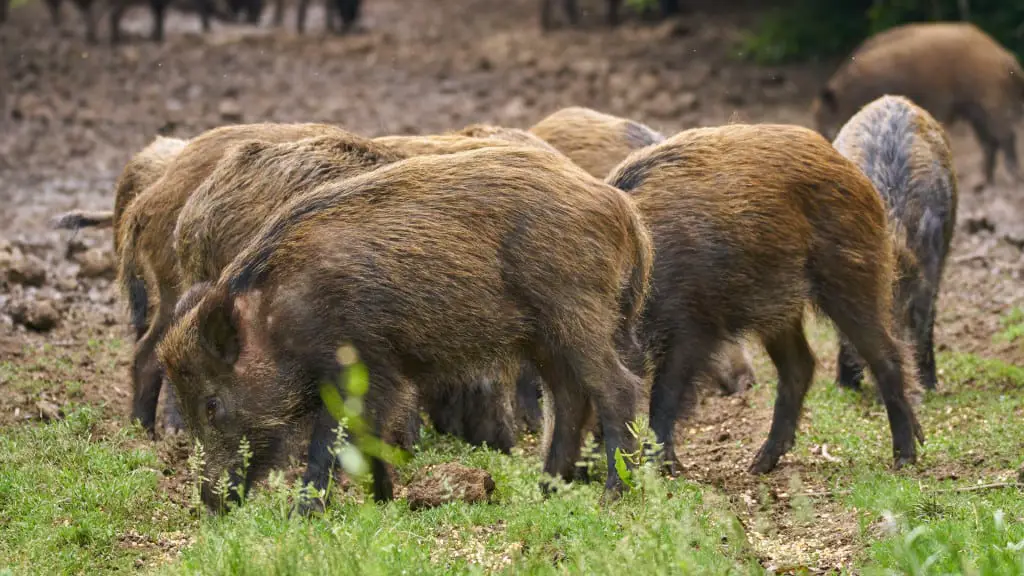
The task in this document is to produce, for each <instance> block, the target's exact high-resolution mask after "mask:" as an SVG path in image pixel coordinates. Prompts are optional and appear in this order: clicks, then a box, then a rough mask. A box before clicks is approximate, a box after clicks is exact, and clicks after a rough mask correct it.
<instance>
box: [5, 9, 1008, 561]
mask: <svg viewBox="0 0 1024 576" xmlns="http://www.w3.org/2000/svg"><path fill="white" fill-rule="evenodd" d="M412 4H415V8H412V7H411V5H412ZM583 4H588V3H586V2H584V3H583ZM589 4H593V6H591V8H592V10H590V11H589V12H588V13H587V15H586V23H585V26H584V27H583V28H581V29H577V30H559V31H555V32H550V33H547V34H544V33H542V32H541V31H540V30H539V27H538V25H537V15H538V6H537V5H538V2H537V0H431V1H429V2H416V3H411V2H408V0H366V2H365V11H364V25H365V26H366V28H367V30H366V31H365V32H364V33H362V34H356V35H351V36H347V37H335V36H328V35H326V34H325V33H324V32H323V31H322V30H323V28H324V26H323V19H322V7H321V6H316V7H314V9H313V11H312V13H311V22H310V24H309V26H308V28H307V30H308V31H309V32H308V33H307V35H306V36H304V37H300V36H298V35H296V34H295V33H294V30H293V28H294V25H293V18H294V13H293V12H290V13H289V18H288V20H287V26H288V27H287V29H284V30H279V29H274V28H272V27H270V26H269V23H268V20H269V17H270V14H269V10H268V11H267V14H265V15H264V25H263V27H261V28H251V27H245V26H231V25H223V24H215V28H214V31H213V33H212V34H209V35H202V34H200V32H199V23H198V18H196V17H195V16H193V15H188V14H182V13H173V12H172V13H171V14H170V16H169V17H168V21H167V40H166V42H165V43H164V44H163V45H154V44H152V43H149V42H148V41H146V40H144V39H143V38H142V37H143V36H144V35H146V34H148V32H149V26H150V20H149V15H148V13H147V11H146V10H145V9H136V10H135V11H134V12H131V13H130V14H129V15H128V17H127V18H126V19H125V21H124V28H125V30H126V31H127V32H128V34H129V35H133V36H134V38H132V39H130V40H129V42H128V43H126V44H125V45H122V46H118V47H114V48H111V47H110V46H108V45H107V44H106V34H107V31H106V28H105V26H101V32H100V34H101V44H100V45H97V46H91V45H88V44H86V43H85V42H84V28H83V26H82V23H81V20H80V18H79V17H78V15H77V14H75V13H74V12H73V9H72V8H71V7H70V6H65V7H64V11H65V18H64V25H63V30H60V31H58V30H56V29H54V28H53V27H52V26H51V25H50V23H49V20H48V18H47V14H46V12H45V10H44V9H43V7H42V4H41V3H30V4H28V5H24V6H21V7H19V8H16V9H14V10H13V11H12V13H11V17H10V20H9V21H8V23H7V24H6V25H5V26H3V27H2V28H0V65H2V66H3V70H2V72H0V94H4V95H6V102H4V99H3V98H0V111H4V107H6V110H5V114H3V116H0V117H2V118H3V121H0V206H2V209H0V266H7V265H8V264H9V261H11V260H18V261H22V260H23V259H28V260H30V261H34V259H38V262H37V264H38V267H39V268H40V269H41V270H42V272H39V271H36V274H35V276H39V275H40V274H43V275H45V277H44V278H39V277H36V278H33V279H30V280H32V281H29V282H28V284H39V285H38V286H30V285H26V284H25V283H24V282H22V281H19V282H11V281H6V283H5V284H0V359H2V360H6V361H10V364H8V367H7V368H6V369H5V370H3V371H0V425H14V424H15V423H16V422H22V421H26V420H33V419H37V418H41V417H44V418H45V417H55V416H58V415H59V411H60V408H61V407H62V406H63V405H65V404H66V403H67V402H71V401H73V402H88V403H92V404H95V405H104V406H106V408H105V414H107V415H108V416H109V422H110V426H111V427H116V426H121V425H124V423H125V417H124V415H125V414H126V413H127V411H128V401H129V397H130V387H129V383H128V381H127V360H128V357H129V353H130V350H131V337H130V335H129V333H128V331H127V329H126V328H125V314H124V310H123V309H122V306H121V304H120V300H119V298H118V296H117V293H116V290H115V289H114V288H113V287H112V285H111V283H110V277H111V275H112V269H111V266H110V262H109V258H110V253H111V238H110V235H109V232H106V233H105V232H97V231H83V232H80V233H78V234H77V235H75V236H74V238H72V237H71V235H69V234H67V233H63V234H62V233H58V232H56V231H53V230H52V229H51V228H50V227H49V222H50V219H51V218H52V216H53V215H54V214H56V213H59V212H61V211H63V210H67V209H71V208H92V209H108V208H109V207H110V206H111V204H112V186H113V182H114V180H115V178H116V176H117V174H118V172H119V171H120V169H121V167H122V166H123V164H124V162H125V161H127V159H128V158H129V157H130V155H131V154H132V153H133V152H134V151H136V150H137V149H139V148H141V147H142V146H143V145H145V144H146V143H147V142H148V141H149V140H150V139H152V137H153V136H154V135H155V134H158V133H160V134H165V135H172V136H179V137H191V136H193V135H195V134H197V133H199V132H200V131H202V130H205V129H209V128H212V127H215V126H218V125H220V124H224V123H229V122H253V121H262V120H271V121H320V122H332V123H337V124H340V125H342V126H344V127H346V128H348V129H351V130H353V131H357V132H362V133H365V134H368V135H380V134H387V133H429V132H438V131H443V130H447V129H454V128H459V127H461V126H464V125H466V124H469V123H473V122H490V123H498V124H505V125H510V126H519V127H527V126H529V125H530V124H532V123H533V122H535V121H536V120H539V119H540V118H541V117H543V116H544V115H546V114H548V113H550V112H552V111H554V110H556V109H558V108H559V107H562V106H566V105H584V106H590V107H594V108H597V109H600V110H604V111H607V112H610V113H613V114H619V115H623V116H629V117H632V118H635V119H638V120H641V121H643V122H646V123H648V124H650V125H651V126H653V127H655V128H657V129H660V130H662V131H664V132H666V133H672V132H675V131H677V130H680V129H684V128H688V127H692V126H698V125H714V124H721V123H725V122H729V121H736V120H739V121H763V122H791V123H798V124H804V125H810V117H809V114H808V113H807V110H808V105H809V102H810V99H811V97H812V96H813V94H814V91H815V89H816V87H817V86H818V85H819V84H820V82H821V81H822V80H823V79H824V78H825V76H826V75H827V73H828V72H829V70H830V69H831V67H832V65H833V64H834V63H832V64H829V63H824V64H820V65H804V66H792V67H772V68H764V67H756V66H753V65H750V64H745V63H743V62H742V60H741V59H740V58H739V57H738V56H739V53H738V51H737V48H736V41H737V39H738V38H739V36H740V34H741V33H742V28H743V26H744V25H745V24H747V23H749V22H750V21H751V20H752V18H754V17H755V16H754V15H753V14H751V13H746V12H743V13H738V12H736V11H733V12H731V13H724V12H722V11H718V12H716V11H714V10H711V9H710V8H709V7H713V6H714V3H711V2H708V3H706V4H707V5H708V6H705V7H701V6H700V4H701V3H699V2H698V3H695V4H696V5H698V6H697V8H698V11H696V12H694V13H690V14H687V15H686V16H685V17H683V18H681V19H679V20H678V21H673V22H664V23H654V24H648V23H641V22H639V21H637V20H636V19H633V21H630V22H627V23H626V24H624V25H623V26H621V27H620V28H618V29H616V30H613V31H609V30H607V29H605V28H604V27H602V26H601V22H602V17H603V6H602V5H603V3H601V2H590V3H589ZM101 22H103V23H105V20H101ZM951 134H952V136H953V142H954V151H955V154H956V164H957V168H958V170H959V174H960V180H961V184H962V187H961V200H960V210H959V218H960V222H959V225H958V227H957V233H956V236H955V239H954V249H953V254H952V256H951V258H950V262H949V265H948V268H947V272H946V276H945V279H944V286H943V290H942V295H941V302H940V306H941V312H940V315H939V322H938V326H937V343H938V346H939V348H940V350H943V349H954V350H957V351H962V352H973V353H977V354H980V355H983V356H986V357H993V358H1000V359H1003V360H1006V361H1009V362H1013V363H1018V364H1019V363H1021V362H1022V361H1024V349H1022V347H1021V346H1020V345H1019V344H1011V343H1006V342H1000V341H997V340H994V339H993V335H994V334H996V333H997V332H999V331H1000V330H1001V325H1000V318H1001V317H1003V316H1005V315H1006V314H1007V313H1008V312H1009V310H1010V309H1011V308H1012V307H1014V306H1019V305H1021V303H1022V300H1024V289H1022V287H1024V284H1022V283H1021V274H1022V272H1024V257H1022V252H1021V248H1022V246H1024V232H1022V225H1024V220H1022V215H1024V194H1022V191H1021V190H1020V189H1019V187H1018V186H1015V185H1013V183H1012V182H1010V180H1009V178H1008V176H1007V175H1006V173H1005V172H1004V171H1003V170H1002V167H1000V172H999V183H998V185H997V186H996V187H995V188H992V189H989V190H986V191H984V192H982V193H981V194H975V193H973V192H972V191H971V185H972V184H973V183H974V182H976V181H977V180H978V179H979V178H980V174H979V172H980V170H979V167H980V162H981V158H980V153H979V150H978V147H977V146H976V144H975V142H974V140H973V138H972V137H971V135H970V134H969V132H968V131H967V130H966V129H965V128H964V127H961V126H956V127H953V128H952V129H951ZM90 249H95V250H92V251H90ZM29 267H30V268H31V266H29ZM30 272H31V270H30ZM29 276H32V274H29ZM3 278H4V274H0V282H4V281H5V280H4V279H3ZM41 300H45V301H48V302H49V303H50V304H51V305H52V308H53V311H52V312H53V313H55V314H54V315H55V316H56V317H57V322H58V323H57V325H56V327H55V328H53V329H52V330H50V331H48V332H44V333H39V332H34V331H31V330H26V329H25V328H24V327H23V326H20V325H16V324H15V323H14V322H13V320H12V315H14V316H17V315H18V314H17V310H18V308H19V307H23V306H24V303H25V302H29V303H32V302H38V301H41ZM43 313H44V315H46V311H45V310H44V311H43ZM819 357H820V369H821V370H822V371H823V372H824V373H828V374H831V373H832V371H833V370H834V365H833V362H832V360H831V358H829V357H828V356H827V355H826V354H823V353H820V354H819ZM762 360H763V358H762ZM15 372H17V376H18V378H19V379H20V380H21V381H24V380H25V378H26V377H27V378H28V379H29V380H34V381H38V382H39V383H40V386H39V387H38V389H36V388H33V387H25V386H19V387H14V386H12V385H11V381H12V380H13V379H14V378H15V376H14V373H15ZM55 382H60V383H61V385H59V386H53V385H50V386H48V385H47V384H48V383H50V384H52V383H55ZM759 411H760V409H759V408H754V407H753V406H752V405H751V403H750V402H748V401H746V400H744V399H741V398H730V399H720V398H709V399H707V400H706V401H705V403H704V405H703V406H702V409H701V410H700V411H699V413H698V415H697V417H696V419H695V420H694V421H693V422H692V423H691V426H690V427H691V428H692V429H693V432H692V433H690V432H688V431H681V433H684V434H687V435H688V438H687V439H686V443H687V444H688V445H689V446H691V447H693V448H694V449H692V450H688V453H687V454H686V455H685V457H684V459H683V460H684V464H685V465H686V468H687V471H688V474H689V475H692V476H693V477H694V479H698V480H702V481H707V482H709V483H711V484H714V485H716V486H719V487H722V488H724V489H725V490H726V491H727V492H728V493H730V494H732V495H733V496H734V497H735V499H736V500H737V501H739V500H741V499H742V498H743V497H749V491H750V489H751V487H752V486H753V481H752V480H751V479H750V478H749V477H748V476H746V475H744V474H738V473H737V472H738V471H739V469H740V468H742V467H745V466H746V463H747V461H748V459H749V458H750V457H751V456H752V453H750V452H749V451H742V452H736V451H729V449H727V448H721V447H716V446H715V442H716V439H718V438H720V437H721V435H722V433H723V428H726V427H727V428H728V434H729V435H730V436H731V437H732V438H739V439H743V440H744V444H746V445H748V446H749V445H750V444H751V443H755V445H756V442H759V440H760V439H763V438H764V437H765V435H766V433H767V422H768V412H767V410H765V411H764V413H759ZM702 447H705V448H702ZM162 454H163V455H164V457H165V459H166V460H167V465H168V466H176V465H180V463H181V461H182V459H183V458H184V451H183V450H181V449H173V446H171V445H167V444H165V445H164V446H163V448H162ZM796 465H799V463H798V464H796ZM776 482H777V483H778V488H779V490H784V489H785V486H786V477H784V476H783V475H779V477H778V479H777V480H776ZM809 488H813V487H809ZM738 508H739V509H742V508H743V507H742V506H738ZM847 520H848V519H844V518H842V517H841V515H840V516H837V517H830V516H829V514H828V513H827V511H825V512H824V513H822V514H821V515H820V518H819V521H820V522H824V523H826V526H822V525H821V524H820V523H819V524H818V525H817V528H816V532H817V534H818V536H817V537H816V538H813V537H812V538H811V540H809V541H807V544H808V545H810V546H814V547H818V548H821V549H822V550H826V551H827V552H828V554H826V558H827V559H830V560H828V561H831V562H833V563H834V565H841V564H842V562H843V561H844V560H845V559H848V558H849V555H850V554H851V553H852V544H851V541H852V538H853V531H854V530H855V529H856V526H855V525H854V524H852V522H848V521H847ZM779 529H780V530H781V533H780V534H779V535H778V536H777V537H776V538H777V539H778V540H779V541H780V542H781V541H786V540H792V541H799V539H801V538H804V537H805V536H806V535H803V534H794V533H787V530H788V528H787V523H786V522H785V521H784V520H783V521H780V522H779Z"/></svg>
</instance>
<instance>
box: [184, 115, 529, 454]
mask: <svg viewBox="0 0 1024 576" xmlns="http://www.w3.org/2000/svg"><path fill="white" fill-rule="evenodd" d="M339 132H340V131H339ZM531 138H532V137H531ZM511 145H513V143H511V142H507V141H505V140H502V139H501V138H499V137H497V136H496V137H494V138H470V137H465V136H456V135H442V136H408V137H401V136H389V137H383V138H378V139H377V140H374V141H371V140H368V139H366V138H363V137H360V136H356V135H353V134H343V135H342V134H332V135H330V136H321V137H317V138H310V139H305V140H300V141H295V142H285V143H276V144H274V143H267V142H258V141H252V142H246V143H244V144H238V145H236V147H235V148H234V150H233V151H232V152H229V153H228V154H226V155H225V157H224V158H223V159H222V160H221V161H220V162H219V163H218V165H217V167H216V169H215V170H214V171H213V173H212V174H211V176H210V177H209V178H207V180H206V181H205V182H204V183H203V184H202V185H201V186H200V187H199V188H197V189H196V191H195V192H193V194H192V195H191V197H190V198H189V199H188V201H187V202H186V203H185V205H184V207H183V208H182V210H181V213H180V214H179V216H178V222H177V227H176V228H175V232H174V250H175V252H176V253H177V257H178V263H179V272H180V275H181V280H182V283H183V285H184V286H191V285H193V284H196V283H199V282H213V281H215V280H216V279H217V277H218V276H219V275H220V273H221V271H222V270H223V269H224V267H225V266H227V264H228V263H229V262H230V261H231V260H232V259H233V258H234V257H235V256H236V255H237V254H238V253H239V252H240V251H241V249H242V247H243V246H244V245H245V243H246V242H248V241H249V240H250V239H251V237H252V235H253V233H254V231H255V230H257V229H258V228H259V226H260V225H261V224H262V223H263V222H264V221H265V220H266V219H267V218H269V216H270V215H271V214H272V213H273V212H274V211H275V210H276V209H277V208H278V207H279V206H281V205H282V204H283V203H284V202H285V201H287V200H288V199H290V198H291V197H293V196H295V195H297V194H301V193H304V192H306V191H308V190H310V189H311V188H313V187H314V186H315V185H316V184H319V183H322V182H325V181H328V180H336V179H339V178H343V177H347V176H352V175H355V174H358V173H362V172H366V171H369V170H372V169H373V168H376V167H378V166H381V165H384V164H388V163H391V162H395V161H398V160H400V159H402V158H405V157H406V155H407V154H408V155H421V154H448V153H453V152H458V151H462V150H475V149H479V148H485V147H494V146H511ZM542 145H543V146H546V145H544V144H542ZM448 394H451V397H449V396H448ZM505 394H506V390H505V389H504V388H501V387H495V386H491V385H490V383H489V382H488V381H482V382H481V383H480V386H479V387H473V386H470V387H468V388H467V387H461V386H460V387H446V388H440V387H439V388H437V389H432V390H429V391H428V392H427V393H425V394H423V395H421V396H420V398H419V400H420V402H421V403H422V404H423V405H424V407H425V408H426V410H427V412H428V413H429V414H430V416H431V421H432V422H433V424H434V427H435V428H436V429H437V430H438V431H439V432H442V433H447V434H452V435H454V436H458V437H460V438H463V439H464V440H466V441H468V442H470V443H472V444H476V445H481V444H483V443H487V444H488V445H490V446H492V447H494V448H497V449H498V450H501V451H503V452H508V451H510V450H511V448H512V446H513V445H514V443H515V435H514V424H513V422H512V417H513V415H512V410H511V409H509V410H508V413H507V414H506V413H505V412H503V411H502V410H503V409H504V408H505V407H506V406H507V405H508V404H510V403H511V401H512V398H511V396H510V395H509V396H507V397H506V396H504V395H505ZM492 395H494V396H495V397H494V398H491V396H492ZM498 395H501V397H498ZM484 406H486V407H484ZM492 406H493V410H491V408H490V407H492Z"/></svg>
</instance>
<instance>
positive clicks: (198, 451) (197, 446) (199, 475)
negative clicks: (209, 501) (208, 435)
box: [187, 440, 206, 514]
mask: <svg viewBox="0 0 1024 576" xmlns="http://www.w3.org/2000/svg"><path fill="white" fill-rule="evenodd" d="M187 464H188V472H189V475H190V476H191V477H192V483H191V488H190V490H189V501H190V503H191V504H192V508H193V509H194V510H196V511H197V513H200V514H201V513H202V510H203V482H205V481H206V478H205V477H204V476H203V469H204V468H205V467H206V453H205V452H204V451H203V445H202V443H201V442H199V440H196V441H195V443H194V444H193V445H192V453H191V454H189V456H188V462H187Z"/></svg>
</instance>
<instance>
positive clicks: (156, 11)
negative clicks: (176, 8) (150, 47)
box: [149, 0, 167, 42]
mask: <svg viewBox="0 0 1024 576" xmlns="http://www.w3.org/2000/svg"><path fill="white" fill-rule="evenodd" d="M149 7H150V10H151V11H152V12H153V32H152V33H151V34H150V39H151V40H152V41H153V42H163V41H164V14H165V13H166V12H167V2H166V1H165V0H150V2H149Z"/></svg>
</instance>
